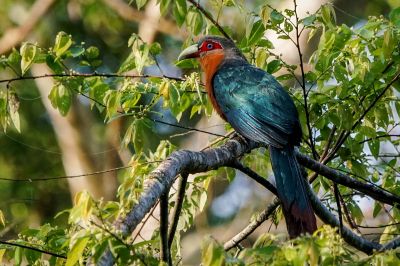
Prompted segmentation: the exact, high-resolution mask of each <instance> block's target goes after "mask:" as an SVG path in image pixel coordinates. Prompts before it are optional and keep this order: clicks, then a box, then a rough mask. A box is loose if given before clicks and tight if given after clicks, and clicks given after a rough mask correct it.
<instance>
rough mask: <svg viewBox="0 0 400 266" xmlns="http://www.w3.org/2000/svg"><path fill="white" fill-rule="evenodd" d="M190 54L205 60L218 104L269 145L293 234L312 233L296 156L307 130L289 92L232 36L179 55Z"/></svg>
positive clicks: (238, 127)
mask: <svg viewBox="0 0 400 266" xmlns="http://www.w3.org/2000/svg"><path fill="white" fill-rule="evenodd" d="M189 58H194V59H197V60H198V61H199V63H200V66H201V69H202V71H203V73H204V81H205V88H206V91H207V94H208V98H209V99H210V101H211V103H212V105H213V108H214V110H215V111H216V112H217V113H218V114H219V115H220V116H221V117H222V119H224V120H225V121H227V122H228V123H230V125H231V126H232V127H233V129H235V131H236V132H238V133H239V134H240V135H241V136H243V137H245V138H247V139H250V140H252V141H255V142H257V143H259V144H261V145H264V146H267V147H268V149H269V153H270V161H271V165H272V170H273V173H274V176H275V183H276V189H277V192H278V193H277V194H278V197H279V199H280V201H281V203H282V210H283V214H284V217H285V221H286V227H287V230H288V233H289V237H290V238H295V237H298V236H300V235H302V234H306V233H309V234H312V233H313V232H314V231H315V230H316V229H317V225H316V219H315V215H314V212H313V209H312V206H311V202H310V200H309V198H308V195H307V193H306V186H308V182H307V181H306V179H305V178H304V177H303V174H302V168H301V166H300V165H299V163H298V162H297V159H296V156H295V147H296V146H299V145H300V142H301V137H302V130H301V125H300V121H299V118H298V112H297V109H296V106H295V104H294V102H293V100H292V99H291V97H290V96H289V94H288V93H287V92H286V91H285V89H284V88H283V87H282V85H281V84H280V83H279V82H278V81H277V80H276V79H275V78H274V77H273V76H272V75H271V74H269V73H267V72H266V71H264V70H263V69H260V68H257V67H255V66H253V65H252V64H250V63H249V62H248V61H247V59H246V57H245V56H244V55H243V53H242V52H241V51H240V49H238V48H237V47H236V45H235V43H234V42H233V40H231V39H227V38H224V37H219V36H205V37H203V38H201V39H200V40H199V41H198V42H197V43H196V44H193V45H191V46H189V47H187V48H186V49H184V50H183V51H182V52H181V53H180V55H179V56H178V61H181V60H183V59H189Z"/></svg>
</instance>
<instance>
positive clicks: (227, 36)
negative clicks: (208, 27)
mask: <svg viewBox="0 0 400 266" xmlns="http://www.w3.org/2000/svg"><path fill="white" fill-rule="evenodd" d="M187 1H188V2H189V3H191V4H192V5H193V6H194V7H196V9H197V10H199V11H200V12H201V13H202V14H203V15H204V16H205V17H206V18H207V19H208V20H209V21H211V23H212V24H214V26H215V27H217V29H218V30H219V32H221V33H222V35H224V36H225V38H227V39H229V40H231V41H233V40H232V38H231V36H229V34H228V33H227V32H226V31H225V30H224V29H223V28H222V26H221V25H220V24H219V23H218V22H217V21H216V20H215V19H214V18H213V17H212V16H211V15H210V13H208V12H207V10H205V9H204V8H203V7H202V6H201V5H200V4H199V3H198V2H196V1H195V0H187Z"/></svg>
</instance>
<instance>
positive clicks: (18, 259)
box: [14, 247, 24, 266]
mask: <svg viewBox="0 0 400 266" xmlns="http://www.w3.org/2000/svg"><path fill="white" fill-rule="evenodd" d="M23 252H24V250H23V249H22V248H21V247H16V248H15V252H14V265H16V266H19V265H21V263H22V255H23Z"/></svg>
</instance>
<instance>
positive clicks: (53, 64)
mask: <svg viewBox="0 0 400 266" xmlns="http://www.w3.org/2000/svg"><path fill="white" fill-rule="evenodd" d="M46 64H47V66H48V67H49V68H50V69H51V70H53V71H54V73H56V74H60V73H63V71H64V68H63V66H62V65H61V63H60V62H59V61H58V60H57V58H55V57H54V56H53V55H51V54H48V55H47V56H46Z"/></svg>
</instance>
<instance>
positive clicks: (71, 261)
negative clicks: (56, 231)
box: [65, 237, 89, 266]
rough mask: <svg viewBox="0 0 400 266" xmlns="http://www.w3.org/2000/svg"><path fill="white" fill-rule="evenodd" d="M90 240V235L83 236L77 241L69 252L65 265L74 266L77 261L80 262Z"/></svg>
mask: <svg viewBox="0 0 400 266" xmlns="http://www.w3.org/2000/svg"><path fill="white" fill-rule="evenodd" d="M88 242H89V237H82V238H79V239H77V240H76V241H75V243H74V245H73V246H72V248H71V249H70V251H69V252H68V255H67V261H66V263H65V266H74V265H75V264H76V263H78V261H79V259H80V258H81V257H82V254H83V251H84V250H85V247H86V245H87V243H88Z"/></svg>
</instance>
